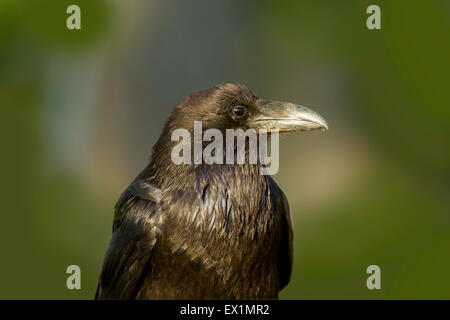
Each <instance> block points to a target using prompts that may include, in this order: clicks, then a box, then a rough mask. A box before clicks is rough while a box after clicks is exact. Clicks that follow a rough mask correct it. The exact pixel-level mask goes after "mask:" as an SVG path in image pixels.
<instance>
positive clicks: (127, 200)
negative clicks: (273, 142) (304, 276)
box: [95, 84, 327, 299]
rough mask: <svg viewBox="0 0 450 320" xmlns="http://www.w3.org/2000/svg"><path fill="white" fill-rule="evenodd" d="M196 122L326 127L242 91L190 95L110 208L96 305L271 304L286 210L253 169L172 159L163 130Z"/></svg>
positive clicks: (282, 266)
mask: <svg viewBox="0 0 450 320" xmlns="http://www.w3.org/2000/svg"><path fill="white" fill-rule="evenodd" d="M196 120H197V121H202V124H203V129H204V130H206V129H208V128H216V129H218V130H220V131H221V132H224V133H225V130H226V129H238V128H240V129H243V130H246V129H249V128H254V129H266V130H268V131H269V132H270V131H271V130H272V132H273V130H275V129H276V130H278V131H279V132H287V131H302V130H314V129H327V123H326V122H325V120H324V119H323V118H322V117H321V116H320V115H318V114H317V113H315V112H313V111H311V110H309V109H307V108H305V107H302V106H299V105H294V104H291V103H285V102H277V101H270V100H263V99H260V98H259V97H257V96H256V95H255V94H254V93H253V92H252V91H250V90H249V89H248V88H247V87H246V86H244V85H239V84H220V85H216V86H214V87H211V88H209V89H206V90H201V91H196V92H193V93H191V94H189V95H188V96H187V97H186V98H185V99H184V100H183V101H181V102H180V103H178V104H177V105H176V107H175V109H174V111H173V112H172V113H171V114H170V116H169V119H168V121H167V123H166V124H165V126H164V128H163V131H162V134H161V136H160V138H159V140H158V141H157V143H156V144H155V146H154V148H153V153H152V157H151V159H150V162H149V164H148V166H147V167H146V168H145V169H144V170H143V171H142V172H141V173H140V174H139V175H138V176H137V177H136V179H135V180H134V181H133V182H132V183H131V184H130V185H129V187H128V188H127V189H126V190H125V191H124V192H123V194H122V195H121V196H120V198H119V200H118V202H117V204H116V207H115V216H114V222H113V233H112V238H111V241H110V244H109V247H108V249H107V252H106V255H105V258H104V262H103V267H102V270H101V274H100V276H99V279H98V284H97V291H96V294H95V298H96V299H276V298H278V293H279V291H280V290H281V289H282V288H283V287H285V286H286V285H287V283H288V282H289V279H290V275H291V270H292V255H293V253H292V238H293V234H292V226H291V220H290V213H289V206H288V202H287V199H286V197H285V195H284V193H283V191H282V190H281V189H280V188H279V187H278V185H277V184H276V183H275V181H274V180H273V179H272V178H271V177H270V176H269V175H262V174H261V173H260V168H261V166H262V164H261V163H259V162H258V163H256V164H250V163H249V162H248V161H246V162H245V163H244V164H216V163H215V164H206V163H201V164H178V165H177V164H174V163H173V161H172V160H171V150H172V149H173V147H174V145H175V144H176V141H172V139H171V133H172V132H173V130H175V129H177V128H186V129H187V130H189V131H191V132H192V131H193V129H194V121H196ZM269 134H270V133H269ZM224 152H225V150H224Z"/></svg>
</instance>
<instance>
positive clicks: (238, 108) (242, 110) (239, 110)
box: [233, 106, 245, 117]
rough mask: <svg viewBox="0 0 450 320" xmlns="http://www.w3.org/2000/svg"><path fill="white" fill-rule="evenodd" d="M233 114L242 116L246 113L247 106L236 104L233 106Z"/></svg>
mask: <svg viewBox="0 0 450 320" xmlns="http://www.w3.org/2000/svg"><path fill="white" fill-rule="evenodd" d="M233 114H234V115H235V116H236V117H242V116H243V115H244V114H245V108H244V107H241V106H236V107H234V108H233Z"/></svg>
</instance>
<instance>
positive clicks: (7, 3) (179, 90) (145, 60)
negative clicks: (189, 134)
mask: <svg viewBox="0 0 450 320" xmlns="http://www.w3.org/2000/svg"><path fill="white" fill-rule="evenodd" d="M70 4H78V5H79V6H80V7H81V24H82V29H81V30H78V31H76V30H75V31H70V30H68V29H67V28H66V18H67V17H68V14H66V8H67V6H68V5H70ZM370 4H377V5H379V6H380V7H381V26H382V29H381V30H368V29H367V28H366V19H367V17H368V14H366V8H367V7H368V6H369V5H370ZM449 40H450V2H449V1H446V0H442V1H417V2H413V1H380V0H376V1H362V0H358V1H357V0H353V1H333V0H329V1H268V0H267V1H256V0H255V1H245V2H244V1H237V0H235V1H208V0H202V1H189V2H188V1H181V0H180V1H146V0H140V1H137V0H130V1H119V0H117V1H112V0H111V1H100V0H86V1H75V0H71V1H65V0H59V1H56V0H54V1H50V0H47V1H43V0H39V1H25V0H21V1H19V0H1V1H0V106H1V114H2V120H3V121H2V122H3V123H2V126H1V130H2V132H1V134H0V136H1V139H2V146H3V148H2V149H3V156H2V158H1V166H0V168H1V170H2V178H3V182H2V184H1V185H2V190H1V193H0V194H1V195H2V199H1V203H2V216H1V222H0V243H1V245H0V248H1V253H0V259H1V260H0V261H1V263H0V298H1V299H91V298H92V297H93V295H94V291H95V287H96V281H97V276H98V273H99V271H100V267H101V263H102V260H103V255H104V253H105V250H106V246H107V244H108V242H109V238H110V234H111V225H112V217H113V206H114V204H115V201H116V200H117V198H118V196H119V195H120V193H121V192H122V191H123V190H124V188H125V187H126V186H127V185H128V183H129V182H130V181H131V180H132V179H133V178H134V177H135V176H136V174H137V173H138V172H139V171H140V170H141V169H142V168H143V167H144V166H145V165H146V163H147V161H148V158H149V156H150V150H151V147H152V145H153V144H154V143H155V142H156V139H157V137H158V135H159V132H160V130H161V128H162V126H163V123H164V121H165V119H166V117H167V115H168V113H169V112H170V110H171V109H172V107H173V106H174V105H175V104H176V103H177V102H178V101H180V100H181V99H182V98H183V97H184V96H185V95H186V94H188V93H189V92H191V91H194V90H197V89H202V88H206V87H209V86H212V85H214V84H217V83H222V82H237V83H243V84H246V85H247V86H248V87H249V88H250V89H252V90H253V91H254V92H255V93H256V94H258V95H259V96H261V97H265V98H271V99H278V100H284V101H292V102H296V103H299V104H303V105H305V106H308V107H311V108H312V109H313V110H315V111H317V112H319V113H320V114H322V115H323V116H324V117H325V118H326V119H327V121H328V123H329V125H330V130H329V131H328V132H326V133H323V132H311V133H303V134H295V135H289V136H288V137H285V138H284V139H282V141H281V154H280V171H279V173H278V174H277V175H276V176H275V179H276V180H277V181H278V183H279V185H280V186H281V187H282V188H283V190H284V191H285V193H286V195H287V197H288V199H289V202H290V205H291V214H292V218H293V221H294V233H295V258H294V260H295V264H294V272H293V276H292V280H291V283H290V285H289V286H288V287H287V288H286V289H284V290H283V291H282V293H281V298H283V299H332V298H338V299H355V298H356V299H381V298H387V299H391V298H395V299H406V298H412V299H443V298H447V299H449V298H450V276H449V270H450V147H449V144H450V143H449V141H450V104H449V101H450V88H449V75H450V62H449V57H450V45H449ZM71 264H77V265H79V266H80V267H81V275H82V281H81V286H82V289H81V290H73V291H70V290H68V289H67V288H66V278H67V276H68V275H67V274H66V273H65V271H66V267H67V266H68V265H71ZM371 264H376V265H379V266H380V267H381V286H382V289H381V290H368V289H367V288H366V279H367V277H368V275H367V274H366V268H367V267H368V266H369V265H371Z"/></svg>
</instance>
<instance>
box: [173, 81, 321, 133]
mask: <svg viewBox="0 0 450 320" xmlns="http://www.w3.org/2000/svg"><path fill="white" fill-rule="evenodd" d="M194 121H202V125H203V129H209V128H215V129H219V130H221V131H225V129H237V128H241V129H244V130H247V129H250V128H253V129H255V130H260V129H265V130H267V131H268V132H270V131H273V130H278V131H279V132H289V131H306V130H316V129H322V130H326V129H328V125H327V122H326V121H325V119H323V118H322V117H321V116H320V115H319V114H317V113H316V112H314V111H312V110H310V109H307V108H305V107H303V106H300V105H296V104H293V103H287V102H279V101H272V100H263V99H260V98H259V97H257V96H256V95H255V94H254V93H253V92H252V91H250V90H249V89H248V88H247V87H246V86H244V85H240V84H230V83H227V84H220V85H216V86H214V87H212V88H209V89H206V90H201V91H196V92H193V93H191V94H189V95H188V96H187V97H186V98H185V99H184V100H183V101H182V102H181V103H179V104H178V105H177V107H176V108H175V110H174V111H173V113H172V115H171V117H170V119H169V125H170V127H171V129H176V128H185V129H188V130H190V129H191V128H193V125H194V124H193V123H194Z"/></svg>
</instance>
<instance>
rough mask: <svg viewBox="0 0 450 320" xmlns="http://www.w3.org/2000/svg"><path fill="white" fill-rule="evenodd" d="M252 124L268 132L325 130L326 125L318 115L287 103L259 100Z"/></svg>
mask: <svg viewBox="0 0 450 320" xmlns="http://www.w3.org/2000/svg"><path fill="white" fill-rule="evenodd" d="M252 122H253V124H254V126H255V127H257V128H258V129H266V130H267V131H268V132H270V131H273V130H278V131H279V132H289V131H309V130H317V129H321V130H327V129H328V124H327V122H326V121H325V119H324V118H322V116H321V115H319V114H318V113H316V112H314V111H312V110H310V109H308V108H305V107H303V106H300V105H296V104H293V103H289V102H280V101H271V100H259V102H258V103H257V109H256V112H255V114H254V115H253V117H252Z"/></svg>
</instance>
